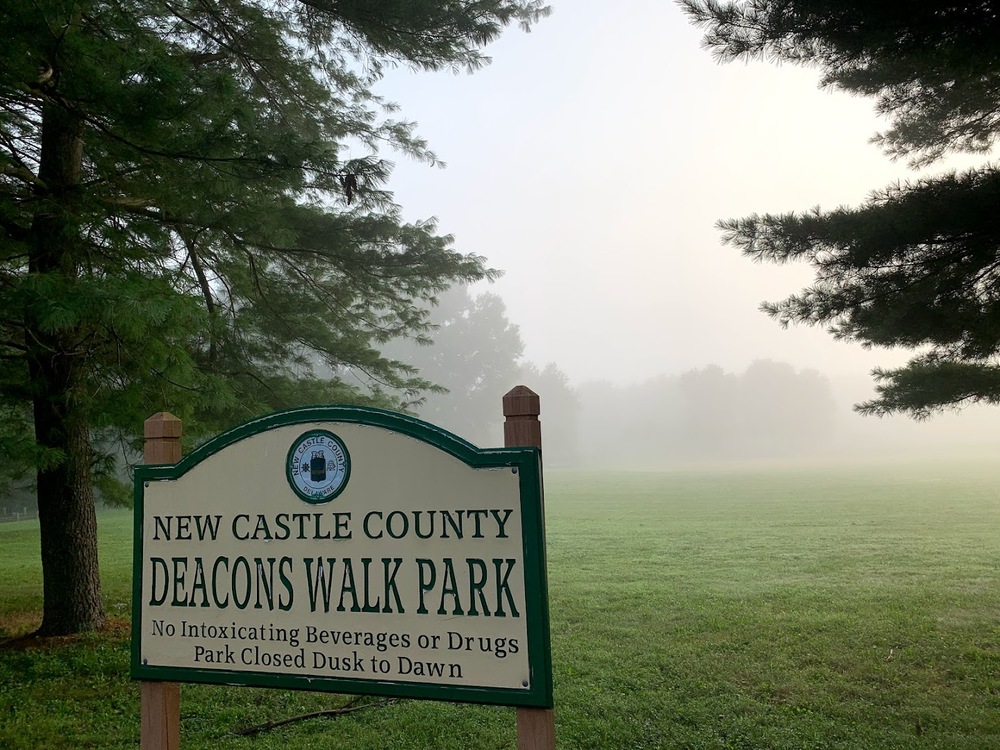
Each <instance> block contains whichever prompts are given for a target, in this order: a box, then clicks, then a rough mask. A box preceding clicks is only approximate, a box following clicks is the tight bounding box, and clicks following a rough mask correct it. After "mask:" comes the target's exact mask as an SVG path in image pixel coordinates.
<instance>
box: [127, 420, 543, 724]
mask: <svg viewBox="0 0 1000 750" xmlns="http://www.w3.org/2000/svg"><path fill="white" fill-rule="evenodd" d="M317 417H324V418H323V419H316V418H317ZM338 417H339V418H338ZM538 463H539V461H538V456H537V451H535V450H534V449H496V450H492V451H481V450H479V449H475V448H473V447H472V446H470V445H469V444H468V443H464V442H463V441H461V440H459V439H457V438H455V437H454V436H451V435H450V434H448V433H445V432H443V431H441V430H437V429H436V428H432V427H431V426H429V425H426V424H424V423H422V422H418V421H417V420H412V419H408V418H405V417H401V416H399V415H393V414H390V413H388V412H380V411H374V410H361V409H344V408H339V409H338V408H335V407H330V408H327V409H312V410H304V411H299V412H290V413H284V414H279V415H274V416H273V417H270V418H268V419H266V420H261V421H259V422H256V423H251V424H250V425H247V426H245V427H244V428H241V429H239V430H236V431H233V432H232V433H228V434H227V435H224V436H221V437H220V438H219V439H217V441H213V443H212V444H209V445H208V446H205V448H204V449H202V450H201V451H199V452H196V453H194V454H192V456H190V457H189V458H188V459H185V461H182V462H181V463H179V464H178V465H177V466H176V467H143V468H142V469H140V470H139V471H138V472H137V492H136V495H137V508H136V513H137V519H136V535H137V536H136V542H137V543H136V584H135V595H134V599H135V601H134V609H135V613H134V616H133V629H134V638H133V647H134V653H133V675H134V676H135V677H137V678H141V679H171V680H178V681H204V682H225V683H232V682H236V683H241V684H247V685H264V686H279V687H296V688H305V689H315V690H332V691H337V692H368V693H383V694H394V695H403V696H413V697H431V698H446V699H452V700H472V701H480V702H491V703H505V704H513V705H551V676H550V674H551V668H550V666H549V655H548V623H547V609H546V602H545V580H544V548H543V540H542V523H541V507H540V506H541V502H540V501H541V487H540V478H539V472H538Z"/></svg>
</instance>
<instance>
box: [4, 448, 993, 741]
mask: <svg viewBox="0 0 1000 750" xmlns="http://www.w3.org/2000/svg"><path fill="white" fill-rule="evenodd" d="M546 502H547V513H548V553H549V588H550V597H551V617H552V642H553V661H554V673H555V685H556V691H555V695H556V717H557V734H558V740H559V747H560V748H601V749H608V750H618V749H621V750H625V749H626V748H629V749H637V748H705V749H707V748H782V749H784V748H788V749H791V748H796V749H801V748H845V749H847V748H850V749H852V750H856V749H858V748H874V749H880V748H900V749H902V748H942V749H947V750H959V749H961V748H967V749H968V750H973V749H975V750H983V749H984V748H986V749H988V748H1000V462H998V466H997V467H984V466H983V465H981V464H980V465H972V464H970V465H961V464H948V465H940V466H932V465H926V464H924V465H916V464H915V465H912V466H904V465H894V466H890V467H879V468H875V467H869V468H857V467H854V468H850V469H846V468H845V469H840V470H832V469H810V470H806V469H799V470H787V469H786V470H777V469H773V470H766V471H765V470H732V471H714V472H693V471H692V472H670V473H588V474H579V473H558V472H550V476H549V477H548V478H547V499H546ZM100 526H101V542H102V546H101V555H102V567H103V570H104V579H103V580H104V591H105V596H106V599H107V606H108V611H109V614H110V615H111V616H112V617H113V618H116V619H117V620H118V621H119V622H120V623H122V622H123V621H124V620H126V619H127V617H128V602H129V591H128V583H129V569H130V557H129V555H130V546H131V542H130V534H131V526H130V516H129V514H127V513H122V512H118V513H110V514H105V515H103V516H102V518H101V523H100ZM40 606H41V579H40V571H39V564H38V538H37V525H35V524H33V523H16V524H6V525H2V526H0V639H3V638H10V637H12V636H16V635H19V634H22V633H24V632H27V631H28V630H30V629H31V628H32V627H34V626H36V625H37V622H38V612H39V610H40ZM128 658H129V657H128V635H127V630H126V629H125V627H124V626H123V625H122V624H120V625H119V626H118V627H113V628H111V629H109V631H108V632H105V633H101V634H95V635H90V636H87V637H85V638H83V639H77V640H69V641H66V642H60V643H55V644H50V645H48V646H47V647H45V648H32V649H24V648H20V647H19V648H11V647H7V648H0V747H3V748H11V750H20V749H21V748H31V749H32V750H38V749H39V748H48V747H73V748H77V747H80V748H83V747H107V748H117V747H135V746H136V745H137V743H138V710H139V709H138V689H137V686H136V685H135V684H133V683H130V682H129V680H128V677H127V674H128ZM182 693H183V698H182V707H181V722H182V725H181V732H182V742H183V746H184V747H185V748H212V750H224V749H227V748H256V749H264V748H321V747H322V748H352V750H367V749H369V748H370V749H371V750H376V749H378V750H381V749H382V748H404V749H405V748H427V749H430V748H455V749H456V750H459V749H461V750H493V749H497V750H499V749H500V748H512V747H513V746H514V744H515V740H514V715H513V710H512V709H507V708H491V707H480V706H463V705H452V704H443V703H432V702H422V701H400V702H398V703H396V704H393V705H389V706H383V707H378V708H372V709H369V710H364V711H359V712H356V713H353V714H350V715H347V716H343V717H341V718H338V719H336V720H330V719H315V720H310V721H305V722H300V723H295V724H292V725H290V726H288V727H285V728H282V729H278V730H273V731H269V732H265V733H262V734H260V735H258V736H257V737H241V736H238V734H237V732H239V731H240V730H241V729H244V728H247V727H250V726H253V725H256V724H260V723H263V722H266V721H268V720H276V719H281V718H284V717H287V716H292V715H295V714H299V713H304V712H308V711H316V710H321V709H325V708H331V707H335V706H338V705H342V704H344V703H346V701H347V698H345V697H343V696H331V695H318V694H311V693H297V692H289V691H266V690H255V689H247V688H223V687H210V686H194V685H186V686H184V688H183V690H182Z"/></svg>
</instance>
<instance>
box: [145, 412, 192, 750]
mask: <svg viewBox="0 0 1000 750" xmlns="http://www.w3.org/2000/svg"><path fill="white" fill-rule="evenodd" d="M181 433H182V426H181V420H179V419H178V418H177V417H175V416H174V415H173V414H170V413H168V412H165V411H161V412H160V413H158V414H154V415H153V416H151V417H150V418H149V419H147V420H146V421H145V423H144V424H143V436H144V437H145V440H146V441H145V445H144V447H143V454H142V458H143V463H146V464H175V463H177V462H178V461H180V460H181ZM139 696H140V702H141V708H140V730H139V731H140V739H139V747H140V748H141V750H178V748H179V747H180V735H181V688H180V685H179V684H177V683H176V682H151V681H148V680H144V681H143V682H141V683H140V686H139Z"/></svg>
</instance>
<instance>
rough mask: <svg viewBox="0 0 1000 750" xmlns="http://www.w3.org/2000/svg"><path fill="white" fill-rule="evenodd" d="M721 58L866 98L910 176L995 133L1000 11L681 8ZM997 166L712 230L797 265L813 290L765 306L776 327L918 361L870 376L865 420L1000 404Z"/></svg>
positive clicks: (860, 6)
mask: <svg viewBox="0 0 1000 750" xmlns="http://www.w3.org/2000/svg"><path fill="white" fill-rule="evenodd" d="M682 5H683V6H684V8H685V10H686V12H687V13H688V14H689V16H690V17H691V18H692V19H693V20H694V22H695V23H697V24H699V25H701V26H703V27H705V28H706V29H707V34H706V36H705V40H704V41H705V44H706V46H707V47H709V48H710V49H712V50H713V51H714V52H715V54H716V55H717V56H718V57H719V58H720V59H721V60H725V61H728V60H735V59H741V58H760V59H767V60H774V61H787V62H792V63H796V64H803V65H810V66H815V67H818V68H819V69H820V70H821V71H822V84H823V85H825V86H828V87H831V88H834V89H839V90H843V91H847V92H849V93H852V94H858V95H861V96H867V97H872V98H874V100H875V102H876V109H877V111H878V112H879V113H880V114H882V115H885V116H886V117H888V118H889V120H890V127H889V128H888V129H887V130H886V131H884V132H882V133H879V134H876V136H875V137H874V138H873V140H874V141H875V142H876V143H878V144H880V145H881V146H882V147H883V149H884V150H885V152H886V153H887V154H888V155H889V156H890V157H892V158H902V157H905V158H907V159H908V160H909V162H910V164H911V165H912V166H914V167H923V166H926V165H929V164H931V163H933V162H934V161H936V160H937V159H939V158H941V157H942V156H943V155H945V154H947V153H949V152H968V153H983V154H986V153H988V152H989V151H990V150H991V149H992V148H993V146H994V144H995V142H996V137H997V134H998V132H1000V3H997V2H967V3H954V2H939V1H938V0H916V1H914V0H907V1H906V2H902V1H901V0H892V1H891V2H878V3H856V2H845V1H844V0H750V1H748V2H725V3H723V2H716V0H684V2H682ZM998 199H1000V170H998V169H997V167H995V166H993V165H991V164H985V165H983V166H982V167H980V168H978V169H974V170H970V171H967V172H964V173H954V172H953V173H948V174H942V175H940V176H937V177H931V178H920V179H916V180H913V181H909V182H906V183H899V184H895V185H890V186H888V187H886V188H884V189H881V190H877V191H875V192H873V193H872V195H871V197H870V198H869V199H868V200H867V201H866V202H865V203H864V204H863V205H861V206H859V207H857V208H839V209H837V210H833V211H827V212H822V211H819V210H818V209H817V210H815V211H812V212H806V213H788V214H783V215H773V214H765V215H756V214H755V215H752V216H749V217H746V218H743V219H735V220H728V221H723V222H720V227H721V228H722V230H723V232H724V239H725V241H726V242H728V243H730V244H732V245H735V246H736V247H738V248H740V249H741V250H742V251H743V252H744V253H745V254H746V255H748V256H750V257H752V258H755V259H757V260H767V261H771V262H776V263H784V262H788V261H796V260H802V261H806V262H808V263H810V264H811V265H812V266H813V267H814V268H815V269H816V278H815V282H814V283H813V284H812V285H811V286H810V287H808V288H806V289H804V290H803V291H801V292H800V293H798V294H794V295H791V296H790V297H788V298H787V299H785V300H783V301H780V302H776V303H769V304H765V305H763V309H764V310H765V311H766V312H767V313H769V314H770V315H771V316H772V317H774V318H775V319H777V320H778V321H779V322H780V323H781V324H782V325H788V324H790V323H806V324H809V325H822V326H825V327H827V329H828V330H829V331H830V332H831V333H832V334H833V335H834V336H835V337H837V338H840V339H844V340H848V341H857V342H860V343H861V344H863V345H864V346H886V347H905V348H911V349H918V350H919V352H918V353H917V354H915V356H914V357H913V358H912V359H911V360H910V362H909V363H908V364H907V365H906V366H904V367H901V368H897V369H891V370H889V369H877V370H875V372H874V375H875V379H876V382H877V397H876V398H875V399H873V400H872V401H869V402H866V403H863V404H860V405H859V406H858V407H856V408H857V409H858V410H859V411H861V412H862V413H866V414H877V415H884V414H891V413H896V412H900V413H908V414H910V415H911V416H914V417H916V418H925V417H927V416H929V415H931V414H932V413H934V412H935V411H938V410H941V409H945V408H951V407H959V406H961V405H964V404H968V403H974V402H983V403H988V404H997V403H1000V365H998V354H1000V284H998V282H1000V213H998V211H997V205H998Z"/></svg>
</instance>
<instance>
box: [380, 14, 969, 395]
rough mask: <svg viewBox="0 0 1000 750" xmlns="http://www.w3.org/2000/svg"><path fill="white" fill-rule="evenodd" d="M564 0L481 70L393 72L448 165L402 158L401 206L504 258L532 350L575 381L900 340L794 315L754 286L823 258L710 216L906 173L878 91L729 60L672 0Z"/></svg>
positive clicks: (848, 196)
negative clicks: (894, 156) (798, 323)
mask: <svg viewBox="0 0 1000 750" xmlns="http://www.w3.org/2000/svg"><path fill="white" fill-rule="evenodd" d="M553 5H554V13H553V15H552V16H551V17H549V18H548V19H545V20H543V21H542V22H541V23H539V24H538V25H537V27H536V28H535V29H534V31H533V32H532V33H531V34H523V33H520V32H518V31H514V30H511V31H508V32H507V34H505V36H504V37H503V38H502V39H501V40H499V41H498V42H497V43H495V44H493V45H492V46H491V47H490V48H489V50H488V52H489V54H491V56H492V57H493V64H492V65H491V66H489V67H488V68H486V69H484V70H481V71H479V72H477V73H475V74H472V75H468V74H464V73H463V74H459V75H454V74H450V73H441V74H428V73H413V72H410V71H406V70H399V71H394V72H393V73H391V74H390V75H389V76H388V77H387V79H386V80H385V81H384V83H383V84H382V85H381V86H380V89H379V91H380V93H382V94H383V95H385V96H386V97H387V98H388V99H390V100H394V101H396V102H398V103H399V104H400V105H401V107H402V113H403V115H404V116H405V117H406V118H408V119H412V120H415V121H416V122H417V123H418V124H419V128H418V130H419V133H420V134H421V135H422V136H424V137H425V138H427V140H428V141H429V142H430V145H431V147H432V149H433V150H434V151H435V152H436V153H437V154H438V156H440V157H441V158H442V159H443V160H444V161H445V162H447V164H448V166H447V168H446V169H443V170H438V169H432V168H429V167H427V166H426V165H423V164H415V163H412V162H409V161H407V160H405V159H399V160H397V162H398V163H397V170H396V173H395V176H394V178H393V180H392V182H391V183H390V188H391V189H392V190H394V191H395V193H396V197H397V200H398V201H399V202H400V203H401V204H402V206H403V208H404V213H405V215H406V217H407V218H409V219H421V218H427V217H430V216H435V217H437V218H438V220H439V222H440V228H441V230H442V231H444V232H448V233H452V234H454V235H455V238H456V247H457V248H458V249H460V250H461V251H463V252H475V253H478V254H481V255H485V256H486V257H487V258H488V259H489V262H490V264H491V265H492V266H494V267H496V268H499V269H502V270H503V271H504V272H505V275H504V278H503V279H502V280H501V281H499V282H497V283H496V284H495V285H494V290H495V291H497V292H498V293H500V294H501V295H502V296H503V298H504V300H505V301H506V304H507V309H508V313H509V316H510V318H511V320H512V321H514V322H515V323H517V324H519V325H520V327H521V333H522V336H523V338H524V340H525V342H526V345H527V351H526V355H527V356H528V358H529V359H531V360H533V361H535V362H537V363H539V364H544V363H546V362H550V361H554V362H556V363H557V364H558V365H559V366H560V367H561V368H562V369H563V370H564V371H565V372H566V373H567V374H568V375H569V377H570V379H571V381H573V382H574V383H580V382H582V381H584V380H588V379H594V378H607V379H611V380H614V381H617V382H621V383H628V382H635V381H639V380H643V379H645V378H648V377H651V376H654V375H657V374H659V373H676V372H680V371H683V370H687V369H691V368H695V367H702V366H705V365H707V364H710V363H715V364H719V365H721V366H723V367H724V368H726V369H729V370H742V368H744V367H745V366H746V365H747V364H748V363H749V362H751V361H752V360H754V359H759V358H771V359H777V360H783V361H787V362H790V363H792V364H793V365H795V366H796V367H812V368H816V369H819V370H821V371H823V372H825V373H828V374H830V375H834V376H837V375H864V374H866V373H867V372H868V371H869V370H870V369H871V368H872V367H873V366H875V365H878V364H881V365H891V364H896V363H901V362H902V361H904V359H905V357H904V354H901V353H895V352H866V351H864V350H862V349H861V347H860V346H857V345H851V344H845V343H838V342H835V341H833V339H832V338H831V337H830V336H829V335H828V334H826V333H825V332H823V331H820V330H815V329H809V328H802V327H799V328H794V329H789V330H782V329H781V328H780V327H779V326H778V325H777V324H776V323H774V322H773V321H771V320H770V319H769V318H767V316H765V315H764V314H763V313H761V312H759V311H758V309H757V308H758V305H759V303H760V302H761V301H763V300H776V299H780V298H782V297H784V296H786V295H787V294H789V293H791V292H793V291H797V290H798V289H799V288H801V287H802V286H803V285H805V284H806V283H808V282H809V281H810V279H811V274H810V273H809V270H808V268H806V267H805V266H788V267H778V266H773V265H757V264H754V263H753V262H751V261H750V260H747V259H745V258H743V257H742V256H741V255H740V254H739V252H738V251H737V250H735V249H733V248H730V247H724V246H722V244H721V242H720V237H719V232H718V231H717V230H716V229H715V228H714V224H715V221H716V220H717V219H720V218H730V217H739V216H743V215H745V214H748V213H752V212H755V211H756V212H784V211H789V210H806V209H809V208H811V207H813V206H816V205H819V206H821V207H823V208H827V209H828V208H834V207H836V206H838V205H842V204H848V205H854V204H857V203H858V202H860V201H862V200H864V198H865V197H866V196H867V194H868V193H869V191H870V190H872V189H873V188H878V187H882V186H884V185H885V184H887V183H889V182H892V181H893V180H896V179H900V178H904V179H905V178H908V177H912V176H913V173H912V172H911V171H910V170H908V169H907V167H906V165H905V164H903V163H893V162H891V161H889V159H887V158H886V157H885V156H884V155H883V154H882V153H881V152H880V151H879V150H878V149H877V148H876V147H874V146H872V145H870V144H869V143H868V140H869V138H870V137H871V136H872V134H873V133H875V132H876V131H877V130H879V129H880V127H882V123H881V122H880V121H879V119H878V118H877V117H876V116H875V115H874V113H873V110H872V102H871V101H870V100H865V99H859V98H852V97H850V96H847V95H846V94H843V93H838V92H832V91H825V90H823V91H821V90H819V89H818V88H817V83H818V79H819V73H818V72H817V71H816V70H812V69H803V68H794V67H791V66H781V67H778V66H774V65H769V64H764V63H751V64H744V63H731V64H728V65H720V64H718V63H717V62H716V61H715V60H714V59H713V57H712V55H711V54H710V53H708V52H706V51H705V50H704V49H702V47H701V44H700V39H701V33H700V32H699V31H698V30H697V29H695V28H694V27H692V26H691V25H690V24H689V23H688V22H687V20H686V19H685V18H684V17H683V16H682V14H681V12H680V10H679V9H678V8H677V6H676V5H675V4H674V3H673V2H671V1H670V0H618V2H614V3H609V2H605V1H604V0H562V2H560V1H559V0H556V2H554V3H553ZM965 163H968V164H971V163H974V161H967V162H965ZM937 169H940V167H938V168H937Z"/></svg>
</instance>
